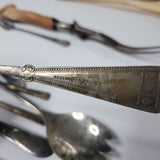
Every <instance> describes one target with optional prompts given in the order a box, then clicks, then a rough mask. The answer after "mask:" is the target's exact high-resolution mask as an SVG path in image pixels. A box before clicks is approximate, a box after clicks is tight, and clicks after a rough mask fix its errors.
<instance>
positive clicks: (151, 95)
mask: <svg viewBox="0 0 160 160" xmlns="http://www.w3.org/2000/svg"><path fill="white" fill-rule="evenodd" d="M0 73H1V74H7V75H10V76H16V77H19V78H21V79H23V80H25V81H34V82H39V83H43V84H47V85H51V86H55V87H59V88H62V89H66V90H70V91H73V92H77V93H81V94H84V95H88V96H91V97H95V98H99V99H103V100H106V101H110V102H113V103H117V104H121V105H124V106H128V107H131V108H135V109H139V110H143V111H148V112H153V113H158V112H160V97H159V95H160V94H159V92H160V85H159V84H160V67H158V66H141V67H136V66H134V67H61V68H60V67H58V68H56V67H55V68H35V67H34V66H32V65H25V66H23V67H9V66H1V67H0Z"/></svg>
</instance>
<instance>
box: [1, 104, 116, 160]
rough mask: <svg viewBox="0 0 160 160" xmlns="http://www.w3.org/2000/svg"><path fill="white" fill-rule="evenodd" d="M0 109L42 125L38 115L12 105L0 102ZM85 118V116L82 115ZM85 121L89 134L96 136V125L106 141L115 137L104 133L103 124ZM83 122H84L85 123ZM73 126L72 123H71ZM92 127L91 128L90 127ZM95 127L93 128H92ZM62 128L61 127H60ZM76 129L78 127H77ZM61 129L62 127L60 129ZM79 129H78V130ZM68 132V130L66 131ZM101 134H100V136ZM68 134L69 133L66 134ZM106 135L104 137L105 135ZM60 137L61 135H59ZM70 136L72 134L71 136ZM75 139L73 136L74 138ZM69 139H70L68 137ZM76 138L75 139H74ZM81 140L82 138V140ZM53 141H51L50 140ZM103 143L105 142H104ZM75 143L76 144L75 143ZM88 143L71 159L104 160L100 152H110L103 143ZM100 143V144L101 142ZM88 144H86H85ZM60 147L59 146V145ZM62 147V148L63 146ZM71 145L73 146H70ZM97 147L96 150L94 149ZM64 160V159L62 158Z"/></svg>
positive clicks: (95, 121)
mask: <svg viewBox="0 0 160 160" xmlns="http://www.w3.org/2000/svg"><path fill="white" fill-rule="evenodd" d="M0 107H2V108H4V109H7V110H9V111H10V112H13V113H16V114H18V115H20V116H23V117H25V118H28V119H30V120H33V121H35V122H37V123H39V124H42V125H44V122H43V120H42V117H41V116H39V115H37V114H34V113H31V112H27V111H24V110H22V109H20V108H17V107H15V106H13V105H10V104H8V103H4V102H0ZM72 115H73V116H76V115H77V116H82V115H84V114H83V113H79V112H73V113H72ZM65 116H66V115H65ZM84 116H85V115H84ZM85 119H86V120H89V122H91V124H90V125H91V127H90V132H95V134H96V129H97V128H96V125H95V123H96V124H97V126H98V127H99V128H100V130H101V131H102V133H103V134H104V135H103V136H104V137H105V136H106V137H105V138H106V139H107V138H108V139H111V138H113V137H115V136H114V135H113V133H111V132H110V131H106V127H104V126H103V124H101V123H100V122H98V121H97V120H95V119H93V118H91V117H88V116H86V117H85ZM86 120H85V121H86ZM83 121H84V120H82V122H81V123H83ZM92 121H94V124H93V122H92ZM72 124H73V123H72ZM87 124H88V123H86V125H87ZM92 125H93V126H92ZM94 125H95V126H94ZM80 126H81V128H82V131H81V133H80V134H82V135H81V136H83V130H84V128H83V127H86V126H85V125H83V124H81V125H80ZM61 127H62V126H61ZM77 127H78V126H77ZM62 128H63V127H62ZM73 128H74V126H73ZM79 129H80V128H79ZM63 131H64V134H66V133H65V132H66V131H65V130H63ZM63 131H62V130H61V131H60V132H63ZM68 131H69V130H68ZM105 132H107V133H105ZM102 133H101V134H102ZM68 134H69V133H68ZM68 134H67V135H68ZM105 134H106V135H105ZM60 135H61V134H60ZM71 136H72V134H71ZM84 136H86V134H84ZM74 137H75V136H74ZM89 137H90V139H89V140H88V141H91V136H90V135H89V134H88V136H86V139H87V138H89ZM70 138H72V137H70ZM75 138H76V137H75ZM82 139H83V138H82ZM92 139H93V143H94V138H92ZM102 140H104V139H102ZM52 141H53V140H52ZM71 141H74V140H71ZM104 141H105V140H104ZM71 143H73V142H71ZM76 143H77V142H76ZM76 143H74V145H75V146H74V147H76V148H78V147H79V146H77V144H76ZM93 143H90V146H86V147H85V148H84V146H83V148H81V150H83V151H84V153H78V157H77V155H74V156H73V157H72V158H74V159H77V160H105V157H104V155H103V154H101V153H100V152H106V151H107V152H109V151H110V150H111V148H110V147H109V146H108V145H107V144H105V142H103V143H104V145H103V146H102V144H101V146H100V145H99V146H98V143H99V142H98V143H94V144H93ZM101 143H102V142H101ZM87 144H88V143H87ZM59 145H60V144H59ZM61 145H62V146H61V148H63V147H65V148H66V147H67V146H66V144H61ZM63 145H64V146H63ZM72 145H73V144H72ZM92 145H93V146H94V145H97V146H95V148H94V147H93V146H92ZM96 147H97V148H96ZM102 147H105V150H103V149H102ZM86 148H88V151H87V152H88V153H86ZM91 148H92V149H93V150H92V151H91ZM67 152H68V153H69V154H71V153H70V151H69V150H68V151H67ZM61 158H62V156H61ZM63 159H64V158H63ZM69 159H71V158H69Z"/></svg>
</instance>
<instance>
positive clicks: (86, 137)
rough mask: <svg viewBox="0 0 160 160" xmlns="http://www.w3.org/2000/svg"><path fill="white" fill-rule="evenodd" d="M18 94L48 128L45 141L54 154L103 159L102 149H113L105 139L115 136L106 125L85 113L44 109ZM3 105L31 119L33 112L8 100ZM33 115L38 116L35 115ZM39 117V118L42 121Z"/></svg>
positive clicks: (85, 159)
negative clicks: (37, 112)
mask: <svg viewBox="0 0 160 160" xmlns="http://www.w3.org/2000/svg"><path fill="white" fill-rule="evenodd" d="M18 96H19V97H20V98H21V99H22V100H24V101H27V102H28V104H29V106H32V107H35V108H36V109H38V110H39V111H40V112H41V114H42V117H43V121H44V123H45V125H46V127H47V135H48V141H49V144H50V146H51V148H52V149H53V151H54V152H55V153H57V154H58V155H59V156H60V157H61V158H62V159H64V160H72V159H74V160H92V159H95V160H101V159H105V156H104V154H102V153H103V152H104V153H105V152H110V151H111V150H112V149H111V148H110V146H109V145H108V144H107V142H106V140H111V139H116V136H115V134H114V133H113V132H111V130H110V129H109V128H107V127H106V126H104V124H102V123H101V122H99V121H98V120H96V119H94V118H92V117H90V116H86V115H85V114H83V113H80V112H73V113H72V114H53V113H49V112H47V111H44V110H42V109H40V108H39V106H37V105H36V104H34V103H33V102H31V101H30V100H29V99H27V98H26V97H24V96H22V95H20V94H18ZM0 107H3V108H5V109H7V110H9V111H11V112H14V113H16V114H18V115H21V116H25V117H26V118H29V119H30V118H31V120H34V121H35V119H34V114H31V113H29V112H28V113H27V114H28V116H26V111H25V112H24V111H23V110H21V109H18V108H17V107H15V106H13V105H8V104H7V103H3V102H0ZM36 117H38V116H37V115H36ZM40 121H41V117H39V121H37V120H36V122H38V123H40V124H44V123H41V122H40Z"/></svg>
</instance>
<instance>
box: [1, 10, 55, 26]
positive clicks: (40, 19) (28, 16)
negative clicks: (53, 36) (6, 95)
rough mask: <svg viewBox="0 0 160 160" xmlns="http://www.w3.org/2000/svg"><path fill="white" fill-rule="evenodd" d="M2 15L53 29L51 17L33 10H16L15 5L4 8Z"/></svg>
mask: <svg viewBox="0 0 160 160" xmlns="http://www.w3.org/2000/svg"><path fill="white" fill-rule="evenodd" d="M2 15H3V17H5V18H8V19H10V20H13V21H17V22H23V23H29V24H33V25H36V26H39V27H43V28H47V29H53V26H54V24H53V22H54V21H53V18H51V17H46V16H42V15H40V14H37V13H34V12H29V11H23V10H18V9H17V8H16V7H10V8H6V9H5V10H4V11H3V13H2ZM55 21H56V20H55Z"/></svg>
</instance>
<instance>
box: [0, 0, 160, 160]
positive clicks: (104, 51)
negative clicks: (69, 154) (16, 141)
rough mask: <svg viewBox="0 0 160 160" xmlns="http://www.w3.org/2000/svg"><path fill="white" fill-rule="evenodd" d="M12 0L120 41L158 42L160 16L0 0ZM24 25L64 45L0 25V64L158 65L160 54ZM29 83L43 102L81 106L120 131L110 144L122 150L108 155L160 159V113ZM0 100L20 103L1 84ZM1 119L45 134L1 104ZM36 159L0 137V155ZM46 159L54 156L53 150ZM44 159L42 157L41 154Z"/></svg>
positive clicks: (48, 1) (68, 108)
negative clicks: (115, 47)
mask: <svg viewBox="0 0 160 160" xmlns="http://www.w3.org/2000/svg"><path fill="white" fill-rule="evenodd" d="M8 3H13V4H16V6H17V7H18V8H20V9H26V10H30V11H35V12H38V13H41V14H44V15H48V16H52V17H56V18H58V19H60V20H63V21H66V22H72V21H73V20H77V21H78V22H79V23H80V24H82V25H84V26H86V27H88V28H92V29H95V30H99V31H103V32H104V33H106V34H108V35H110V36H112V37H114V38H115V39H117V40H119V41H121V42H123V43H124V44H128V45H132V46H149V45H159V44H160V32H159V30H160V19H158V18H155V17H151V16H146V15H142V14H138V13H134V12H126V11H122V10H116V9H112V8H107V7H103V6H94V5H88V4H79V3H74V2H63V1H55V0H20V1H19V0H11V1H9V0H8V1H6V0H0V6H1V7H2V6H4V5H5V4H8ZM23 27H25V28H27V29H31V30H33V31H36V32H40V33H44V34H46V35H50V36H55V37H59V38H62V39H66V40H70V41H71V42H72V45H71V46H70V47H68V48H65V47H61V46H59V45H57V44H55V43H52V42H49V41H46V40H43V39H40V38H38V37H35V36H31V35H28V34H25V33H20V32H17V31H5V30H4V29H2V28H0V61H1V62H0V63H1V64H3V65H18V66H19V65H20V66H21V65H24V64H33V65H35V66H37V67H40V66H41V67H43V66H117V65H118V66H127V65H160V62H159V58H160V53H159V54H139V55H138V54H125V53H121V52H118V51H115V50H113V49H112V48H108V47H106V46H103V45H101V44H98V43H95V42H92V41H86V42H83V41H81V40H79V39H78V38H77V37H74V36H72V35H69V34H64V33H56V32H54V31H47V30H44V29H41V28H36V27H33V26H27V25H23ZM28 86H30V87H32V86H33V87H35V88H37V89H42V90H45V91H48V92H50V93H51V94H52V97H51V99H50V100H49V101H47V102H46V101H43V100H39V99H36V98H35V101H36V102H37V103H38V104H39V105H41V106H42V107H44V108H46V109H48V110H50V111H53V112H57V113H67V112H72V111H81V112H84V113H86V114H88V115H91V116H93V117H95V118H97V119H99V120H101V121H102V122H103V123H105V124H106V125H107V126H109V127H110V128H111V129H112V130H113V131H114V132H115V133H116V134H117V136H118V137H119V140H120V144H119V145H117V146H115V149H116V150H117V151H118V153H119V154H120V155H121V156H120V157H113V158H112V160H151V159H152V160H159V157H160V152H159V149H160V116H159V114H157V115H156V114H150V113H144V112H141V111H137V110H134V109H129V108H127V107H124V106H120V105H117V104H112V103H109V102H105V101H102V100H98V99H94V98H91V97H87V96H83V95H80V94H76V93H72V92H69V91H64V90H61V89H56V88H53V87H48V86H44V85H41V84H36V83H31V84H28ZM0 92H1V98H0V100H5V101H6V102H9V103H11V104H17V105H19V106H21V103H19V102H18V101H17V100H16V99H14V98H13V97H12V96H10V95H9V94H7V93H6V92H4V91H3V90H0ZM0 120H3V121H4V122H9V123H12V124H14V125H16V126H21V127H22V128H25V129H28V130H30V131H33V132H38V133H39V134H41V133H42V134H43V135H44V134H45V128H44V127H41V126H39V125H36V124H34V123H33V122H30V121H28V120H25V119H22V118H20V117H16V116H14V115H13V114H11V113H8V112H7V111H4V110H2V109H1V110H0ZM1 158H2V159H6V160H22V159H23V160H36V159H38V158H35V157H33V156H32V155H29V154H28V153H25V152H24V151H22V150H21V149H19V148H17V147H16V146H15V145H13V144H12V143H10V142H7V141H6V140H3V139H2V138H0V159H1ZM45 159H46V160H51V159H52V160H53V159H54V160H59V158H58V157H57V156H56V155H53V156H51V157H49V158H45ZM42 160H43V158H42Z"/></svg>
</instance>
